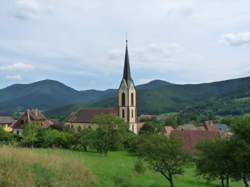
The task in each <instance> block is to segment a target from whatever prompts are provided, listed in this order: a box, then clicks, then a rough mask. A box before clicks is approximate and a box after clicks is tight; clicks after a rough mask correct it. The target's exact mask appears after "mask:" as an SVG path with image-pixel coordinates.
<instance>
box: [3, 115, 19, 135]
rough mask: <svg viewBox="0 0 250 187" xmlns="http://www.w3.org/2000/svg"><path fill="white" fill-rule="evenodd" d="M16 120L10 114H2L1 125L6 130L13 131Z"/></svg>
mask: <svg viewBox="0 0 250 187" xmlns="http://www.w3.org/2000/svg"><path fill="white" fill-rule="evenodd" d="M14 122H15V120H14V119H13V118H12V117H9V116H0V127H1V128H3V129H4V130H5V131H6V132H12V130H13V129H12V125H13V123H14Z"/></svg>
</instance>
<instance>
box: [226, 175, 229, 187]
mask: <svg viewBox="0 0 250 187" xmlns="http://www.w3.org/2000/svg"><path fill="white" fill-rule="evenodd" d="M226 182H227V184H226V185H227V187H229V176H227V178H226Z"/></svg>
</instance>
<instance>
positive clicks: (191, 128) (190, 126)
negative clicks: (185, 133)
mask: <svg viewBox="0 0 250 187" xmlns="http://www.w3.org/2000/svg"><path fill="white" fill-rule="evenodd" d="M176 130H197V128H196V127H195V126H194V125H193V124H185V125H179V126H178V127H177V128H176Z"/></svg>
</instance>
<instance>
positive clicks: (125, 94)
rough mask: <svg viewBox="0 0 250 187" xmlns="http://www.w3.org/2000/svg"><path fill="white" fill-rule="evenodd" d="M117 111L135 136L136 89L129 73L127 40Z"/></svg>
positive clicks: (136, 127) (136, 131)
mask: <svg viewBox="0 0 250 187" xmlns="http://www.w3.org/2000/svg"><path fill="white" fill-rule="evenodd" d="M118 109H119V116H120V117H121V118H122V119H124V121H126V122H127V123H128V124H129V126H130V127H129V129H130V130H131V131H133V132H134V133H136V134H137V133H138V126H137V111H136V88H135V84H134V82H133V80H132V77H131V72H130V64H129V55H128V41H127V40H126V51H125V62H124V69H123V78H122V81H121V84H120V87H119V89H118Z"/></svg>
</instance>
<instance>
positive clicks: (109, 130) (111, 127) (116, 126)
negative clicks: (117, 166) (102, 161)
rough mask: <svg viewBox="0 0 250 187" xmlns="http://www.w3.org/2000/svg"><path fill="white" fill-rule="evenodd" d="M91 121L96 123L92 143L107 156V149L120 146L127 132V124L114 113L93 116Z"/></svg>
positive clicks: (119, 147)
mask: <svg viewBox="0 0 250 187" xmlns="http://www.w3.org/2000/svg"><path fill="white" fill-rule="evenodd" d="M93 123H94V124H96V125H97V130H96V133H95V138H94V141H95V142H94V145H95V146H96V148H97V149H98V151H99V152H100V153H104V155H106V156H107V154H108V152H109V151H111V150H113V151H115V150H119V149H121V148H122V146H123V142H124V141H125V137H126V134H127V133H128V124H127V123H125V121H124V120H123V119H121V118H119V117H118V116H116V115H111V114H102V115H97V116H95V118H94V119H93Z"/></svg>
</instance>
